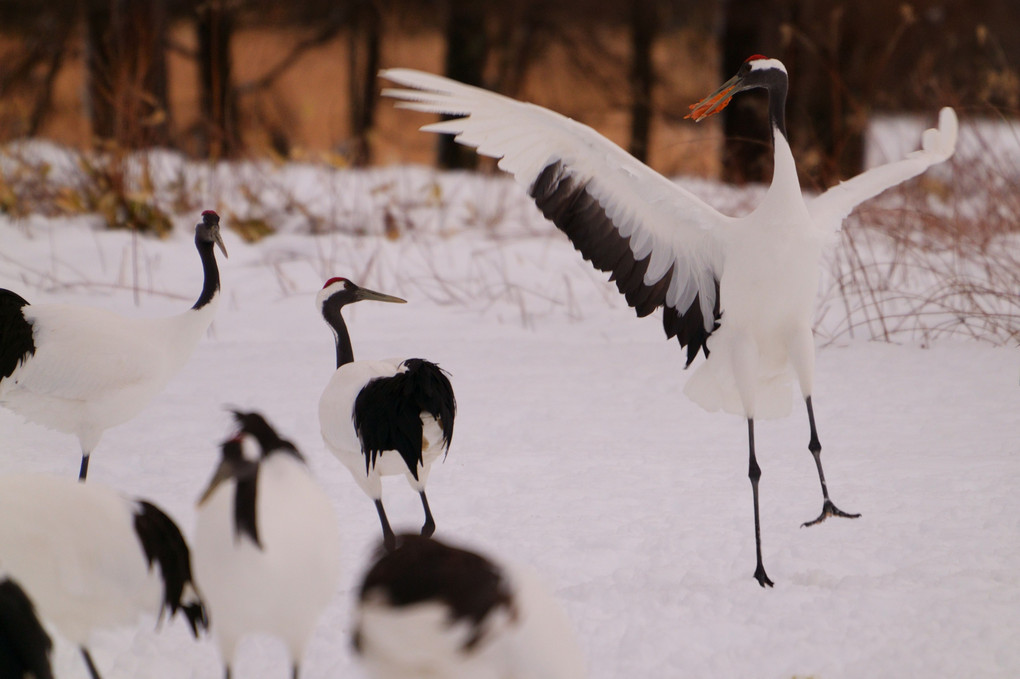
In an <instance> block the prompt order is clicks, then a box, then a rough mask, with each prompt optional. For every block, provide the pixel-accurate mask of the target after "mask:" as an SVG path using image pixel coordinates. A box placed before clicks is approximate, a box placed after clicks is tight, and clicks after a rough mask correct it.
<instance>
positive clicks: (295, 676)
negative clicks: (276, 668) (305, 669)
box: [290, 663, 301, 679]
mask: <svg viewBox="0 0 1020 679" xmlns="http://www.w3.org/2000/svg"><path fill="white" fill-rule="evenodd" d="M300 673H301V670H300V668H299V665H298V664H297V663H294V664H293V665H292V666H291V670H290V676H291V679H298V675H299V674H300Z"/></svg>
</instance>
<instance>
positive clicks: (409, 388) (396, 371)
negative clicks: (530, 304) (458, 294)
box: [316, 278, 457, 549]
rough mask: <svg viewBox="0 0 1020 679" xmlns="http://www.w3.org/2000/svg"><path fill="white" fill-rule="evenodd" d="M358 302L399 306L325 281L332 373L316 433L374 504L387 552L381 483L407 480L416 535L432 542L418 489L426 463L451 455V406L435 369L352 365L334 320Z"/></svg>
mask: <svg viewBox="0 0 1020 679" xmlns="http://www.w3.org/2000/svg"><path fill="white" fill-rule="evenodd" d="M362 300H375V301H377V302H393V303H398V304H399V303H404V301H405V300H402V299H400V298H399V297H393V296H392V295H384V294H382V293H379V292H374V291H372V290H366V289H365V288H362V287H359V286H357V285H355V284H354V283H352V282H351V281H349V280H347V279H346V278H331V279H329V280H328V281H326V284H325V285H324V286H323V287H322V290H320V291H319V294H318V295H317V296H316V304H317V305H318V307H319V310H320V311H321V312H322V316H323V318H324V319H326V323H328V324H329V327H330V328H331V329H332V330H333V335H334V338H335V340H336V372H334V373H333V377H331V378H330V380H329V384H327V385H326V388H325V389H324V390H323V392H322V397H321V398H320V399H319V425H320V427H321V429H322V440H323V441H325V443H326V446H327V447H328V448H329V449H330V450H331V451H332V452H333V454H334V455H336V457H337V459H339V460H340V461H341V462H342V463H343V464H344V466H346V467H347V469H348V470H350V472H351V476H353V477H354V480H355V481H357V482H358V485H359V486H361V489H362V490H363V491H365V493H366V494H367V495H368V496H369V497H370V498H372V500H373V501H374V502H375V508H376V511H377V512H378V514H379V522H380V523H381V524H382V532H383V539H384V541H385V544H386V547H387V548H388V549H392V548H393V545H394V535H393V529H392V528H390V523H389V520H388V519H387V518H386V510H385V509H383V503H382V478H381V477H382V476H389V475H400V474H403V475H404V476H405V477H406V478H407V481H408V483H410V484H411V487H412V488H414V489H415V490H416V491H418V495H419V496H420V497H421V504H422V508H423V509H424V510H425V524H424V525H423V526H422V528H421V534H422V535H425V536H429V535H432V533H433V532H434V531H435V529H436V522H435V519H433V517H432V510H431V509H430V508H429V501H428V497H426V495H425V484H426V482H427V481H428V476H429V469H430V468H431V467H432V463H433V462H435V460H436V458H438V457H439V456H440V455H441V454H444V453H446V451H448V450H449V448H450V441H451V440H452V439H453V420H454V416H455V415H456V412H457V402H456V400H455V399H454V396H453V387H452V386H451V385H450V380H449V379H448V378H447V376H446V373H445V372H444V371H443V369H442V368H440V367H439V366H438V365H436V364H435V363H430V362H429V361H426V360H424V359H421V358H408V359H388V360H382V361H355V360H354V350H353V349H352V348H351V337H350V334H349V333H348V332H347V324H346V323H345V322H344V319H343V316H341V313H340V312H341V310H342V309H343V307H344V306H345V305H347V304H352V303H354V302H360V301H362Z"/></svg>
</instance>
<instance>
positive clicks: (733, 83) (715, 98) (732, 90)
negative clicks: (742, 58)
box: [684, 76, 740, 123]
mask: <svg viewBox="0 0 1020 679" xmlns="http://www.w3.org/2000/svg"><path fill="white" fill-rule="evenodd" d="M739 80H740V79H739V77H738V76H734V77H732V78H730V79H729V80H727V81H726V82H725V83H723V84H722V86H721V87H720V88H719V89H717V90H716V91H715V92H713V93H712V94H710V95H708V96H707V97H705V98H704V99H702V100H701V101H699V102H698V103H696V104H691V112H690V113H688V114H687V115H685V116H684V119H685V120H686V119H687V118H692V119H694V122H696V123H700V122H701V121H702V120H704V119H705V118H707V117H709V116H711V115H715V114H716V113H718V112H719V111H721V110H723V109H724V108H726V106H727V105H728V104H729V103H730V99H732V98H733V95H734V94H736V93H737V87H738V85H739V84H740V82H739Z"/></svg>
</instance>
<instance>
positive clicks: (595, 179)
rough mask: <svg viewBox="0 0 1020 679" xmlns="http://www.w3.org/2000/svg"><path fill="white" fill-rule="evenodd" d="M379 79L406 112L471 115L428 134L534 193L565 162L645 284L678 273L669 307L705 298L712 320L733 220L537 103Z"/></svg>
mask: <svg viewBox="0 0 1020 679" xmlns="http://www.w3.org/2000/svg"><path fill="white" fill-rule="evenodd" d="M380 75H381V76H382V77H384V78H386V79H387V80H390V81H393V82H395V83H398V84H400V85H403V86H405V87H411V88H415V89H385V90H383V95H385V96H388V97H393V98H395V99H399V100H401V101H400V103H399V104H397V105H398V106H400V107H402V108H408V109H412V110H415V111H422V112H426V113H444V114H451V115H459V116H463V117H460V118H456V119H452V120H443V121H440V122H437V123H432V124H429V125H425V126H424V127H422V128H421V129H422V130H424V131H427V132H436V133H442V134H452V135H455V137H456V140H457V141H458V142H459V143H461V144H464V145H466V146H470V147H473V148H475V149H476V150H477V151H478V153H480V154H482V155H485V156H491V157H493V158H498V159H499V163H498V165H499V167H500V168H501V169H503V170H505V171H506V172H509V173H510V174H512V175H513V176H514V177H515V178H516V179H517V181H518V182H519V183H520V184H522V185H523V186H524V187H525V188H526V189H530V188H531V186H532V184H534V182H535V180H536V178H538V176H539V173H540V172H541V171H542V170H543V169H544V168H545V167H546V166H548V165H549V164H551V163H554V162H556V161H560V162H561V163H562V164H563V165H564V166H565V167H567V168H568V169H569V171H570V173H571V174H572V175H573V176H575V177H577V178H578V179H579V180H581V181H585V182H587V191H588V193H590V194H591V195H592V196H593V197H594V198H595V199H596V200H597V201H598V202H599V204H600V205H601V206H602V208H603V209H604V210H605V212H606V214H607V216H609V217H610V219H611V220H612V221H613V223H614V225H615V227H616V228H617V230H618V231H619V233H620V234H621V235H622V236H630V237H631V241H630V247H631V249H632V251H633V253H634V257H635V259H638V260H640V259H643V258H644V257H647V256H648V255H649V254H650V255H651V261H650V262H649V266H648V269H647V270H646V272H645V277H644V281H645V284H646V285H652V284H654V283H656V282H658V281H659V279H661V278H662V277H663V276H664V275H665V274H666V273H668V271H669V269H670V266H671V265H674V264H675V274H674V279H673V281H672V285H671V286H670V292H669V293H668V294H667V299H666V303H668V304H669V305H670V306H674V307H675V308H678V309H679V310H680V311H683V310H684V309H685V308H686V307H685V306H682V305H680V303H681V302H684V301H686V302H687V304H688V305H689V304H690V302H691V301H692V300H693V298H694V294H695V293H697V292H701V293H703V294H702V297H701V303H702V307H703V311H704V312H705V313H704V315H705V317H706V322H707V323H710V322H711V319H712V304H713V303H714V300H715V290H714V284H713V278H715V279H718V278H719V277H720V276H721V273H722V266H723V261H722V260H723V256H722V253H723V247H722V245H721V240H720V238H721V236H720V233H719V230H720V228H724V227H726V226H728V225H729V224H731V223H732V222H733V221H734V220H733V218H731V217H728V216H727V215H724V214H722V213H720V212H718V211H717V210H715V209H714V208H712V207H711V206H709V205H708V204H706V203H704V202H703V201H702V200H700V199H699V198H697V197H696V196H695V195H694V194H692V193H690V192H688V191H686V190H684V189H683V188H681V187H679V186H677V185H676V184H674V183H673V182H671V181H669V180H668V179H666V178H665V177H663V176H662V175H660V174H658V173H657V172H655V171H654V170H652V169H651V168H649V167H648V166H647V165H645V164H643V163H641V162H640V161H638V160H637V159H636V158H634V157H633V156H631V155H630V154H629V153H627V152H626V151H624V150H623V149H622V148H620V147H619V146H617V145H616V144H614V143H613V142H611V141H609V140H608V139H606V138H605V137H603V136H602V135H601V134H599V133H598V132H596V131H595V130H593V129H592V128H590V127H588V126H587V125H583V124H581V123H579V122H577V121H575V120H572V119H570V118H567V117H566V116H563V115H560V114H559V113H555V112H554V111H550V110H548V109H545V108H542V107H540V106H536V105H534V104H529V103H524V102H520V101H516V100H514V99H511V98H509V97H505V96H503V95H500V94H496V93H494V92H489V91H487V90H483V89H480V88H477V87H472V86H470V85H465V84H463V83H459V82H456V81H454V80H450V79H448V78H444V77H442V76H437V75H433V74H430V73H424V72H421V71H416V70H413V69H389V70H384V71H382V72H381V73H380Z"/></svg>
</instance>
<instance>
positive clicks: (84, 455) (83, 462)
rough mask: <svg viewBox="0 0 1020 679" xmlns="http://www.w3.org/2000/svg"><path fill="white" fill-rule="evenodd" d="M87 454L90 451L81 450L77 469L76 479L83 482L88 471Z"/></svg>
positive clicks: (89, 453)
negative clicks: (79, 464) (79, 465)
mask: <svg viewBox="0 0 1020 679" xmlns="http://www.w3.org/2000/svg"><path fill="white" fill-rule="evenodd" d="M89 455H91V451H90V452H85V451H84V450H83V451H81V467H80V468H79V469H78V480H79V481H81V482H83V483H84V482H85V477H86V476H88V473H89Z"/></svg>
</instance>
